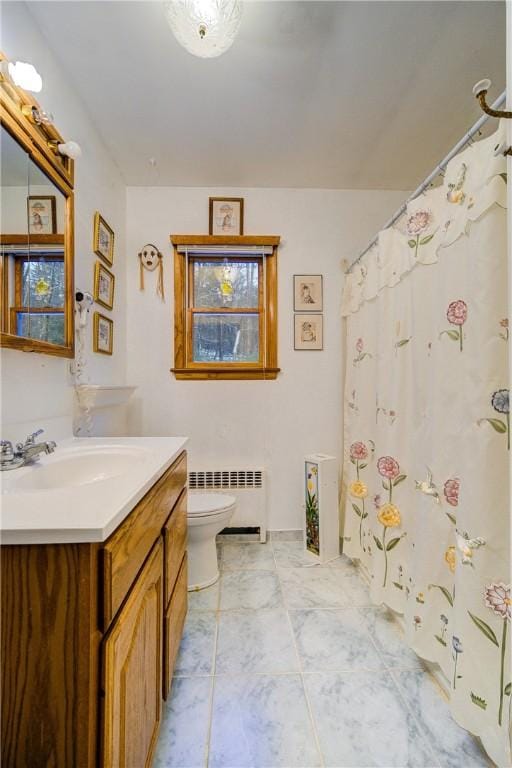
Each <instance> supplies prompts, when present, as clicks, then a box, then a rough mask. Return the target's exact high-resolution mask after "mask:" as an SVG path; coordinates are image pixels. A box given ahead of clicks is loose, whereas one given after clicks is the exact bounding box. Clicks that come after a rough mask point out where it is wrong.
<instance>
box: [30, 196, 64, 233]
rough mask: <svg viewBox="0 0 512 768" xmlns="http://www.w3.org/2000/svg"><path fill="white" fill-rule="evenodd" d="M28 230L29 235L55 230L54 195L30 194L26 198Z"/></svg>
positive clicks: (55, 208) (55, 205)
mask: <svg viewBox="0 0 512 768" xmlns="http://www.w3.org/2000/svg"><path fill="white" fill-rule="evenodd" d="M27 213H28V231H29V233H30V234H31V235H54V234H55V233H56V232H57V203H56V198H55V196H54V195H30V196H29V197H28V198H27Z"/></svg>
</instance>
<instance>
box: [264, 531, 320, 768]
mask: <svg viewBox="0 0 512 768" xmlns="http://www.w3.org/2000/svg"><path fill="white" fill-rule="evenodd" d="M272 552H273V555H274V562H275V563H276V571H277V578H278V581H279V588H280V589H281V593H282V595H283V602H284V591H283V587H282V584H281V577H280V576H279V569H278V568H277V560H276V553H275V550H274V545H272ZM285 611H286V618H287V620H288V626H289V627H290V632H291V636H292V642H293V647H294V649H295V653H296V655H297V661H298V663H299V670H300V682H301V685H302V690H303V691H304V699H305V701H306V707H307V710H308V715H309V720H310V722H311V728H312V730H313V737H314V739H315V745H316V749H317V752H318V756H319V758H320V765H321V766H322V767H323V766H325V761H324V756H323V752H322V749H321V746H320V738H319V736H318V733H317V730H316V723H315V718H314V716H313V709H312V706H311V702H310V700H309V696H308V692H307V690H306V684H305V682H304V669H303V664H302V659H301V657H300V653H299V647H298V645H297V641H296V638H295V632H294V631H293V625H292V619H291V616H290V611H289V610H288V607H287V606H286V604H285Z"/></svg>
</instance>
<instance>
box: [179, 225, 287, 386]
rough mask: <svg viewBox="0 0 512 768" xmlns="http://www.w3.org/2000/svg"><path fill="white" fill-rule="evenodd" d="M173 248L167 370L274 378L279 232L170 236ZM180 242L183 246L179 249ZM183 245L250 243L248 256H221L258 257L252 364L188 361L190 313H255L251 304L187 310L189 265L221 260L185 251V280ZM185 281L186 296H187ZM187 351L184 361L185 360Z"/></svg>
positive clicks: (193, 375) (187, 376) (185, 376)
mask: <svg viewBox="0 0 512 768" xmlns="http://www.w3.org/2000/svg"><path fill="white" fill-rule="evenodd" d="M171 243H172V246H173V248H174V367H173V368H171V371H172V373H173V374H174V376H175V377H176V379H178V380H200V381H205V380H209V379H230V380H233V379H235V380H246V379H257V380H269V379H270V380H273V379H276V378H277V374H278V373H279V370H280V369H279V368H278V366H277V251H278V247H279V243H280V237H279V236H273V235H272V236H269V235H265V236H254V235H237V236H229V237H223V236H219V235H171ZM183 246H184V247H185V248H183ZM186 246H190V247H191V248H193V247H194V246H196V247H197V246H215V247H217V248H218V247H222V246H239V247H243V246H252V247H254V246H255V247H256V248H255V251H254V254H252V255H251V254H249V253H248V254H245V255H243V256H241V255H237V254H236V253H235V252H234V253H233V254H232V256H230V253H229V250H228V249H227V250H226V258H228V259H229V258H233V259H237V260H238V261H243V260H244V259H245V260H253V261H254V260H256V259H257V260H258V261H260V262H261V264H260V267H259V277H260V279H259V282H258V285H259V301H258V308H257V310H256V312H257V313H258V314H259V360H258V361H256V362H253V363H233V362H219V361H215V362H212V363H207V362H194V361H193V360H192V358H191V354H192V349H193V344H192V325H193V323H192V320H193V315H195V314H201V313H203V314H204V313H215V314H226V315H228V314H255V308H252V309H251V308H246V307H242V308H238V307H236V308H235V307H234V308H232V309H231V308H230V309H223V308H219V307H210V308H207V307H201V308H200V309H197V308H193V301H192V299H193V289H194V285H193V276H192V269H193V264H194V261H196V260H202V261H204V260H212V261H213V260H215V259H216V258H218V259H219V260H221V259H222V260H224V257H222V256H219V255H218V254H212V256H208V255H204V254H202V255H197V254H194V253H191V254H189V257H188V260H189V265H188V266H189V270H190V272H189V275H188V280H187V274H186V270H187V254H186ZM258 246H260V247H262V249H263V247H267V251H268V247H270V248H271V251H270V252H267V253H265V254H263V253H261V252H260V253H258V251H257V247H258ZM187 285H188V291H189V296H188V297H187ZM187 353H188V359H187Z"/></svg>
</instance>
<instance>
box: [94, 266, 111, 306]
mask: <svg viewBox="0 0 512 768" xmlns="http://www.w3.org/2000/svg"><path fill="white" fill-rule="evenodd" d="M114 282H115V277H114V275H113V274H112V272H109V271H108V269H107V268H106V267H104V266H103V264H100V262H99V261H97V262H96V265H95V267H94V301H97V302H98V304H101V305H102V306H103V307H105V308H106V309H113V307H114Z"/></svg>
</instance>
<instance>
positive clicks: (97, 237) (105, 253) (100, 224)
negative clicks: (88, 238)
mask: <svg viewBox="0 0 512 768" xmlns="http://www.w3.org/2000/svg"><path fill="white" fill-rule="evenodd" d="M92 248H93V251H94V253H95V254H96V256H99V257H100V258H101V259H103V261H106V262H107V264H108V265H109V266H110V267H111V266H112V264H113V263H114V231H113V230H112V229H111V228H110V227H109V225H108V224H107V222H106V221H105V219H104V218H103V216H101V214H99V213H98V211H96V213H95V214H94V243H93V247H92Z"/></svg>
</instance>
